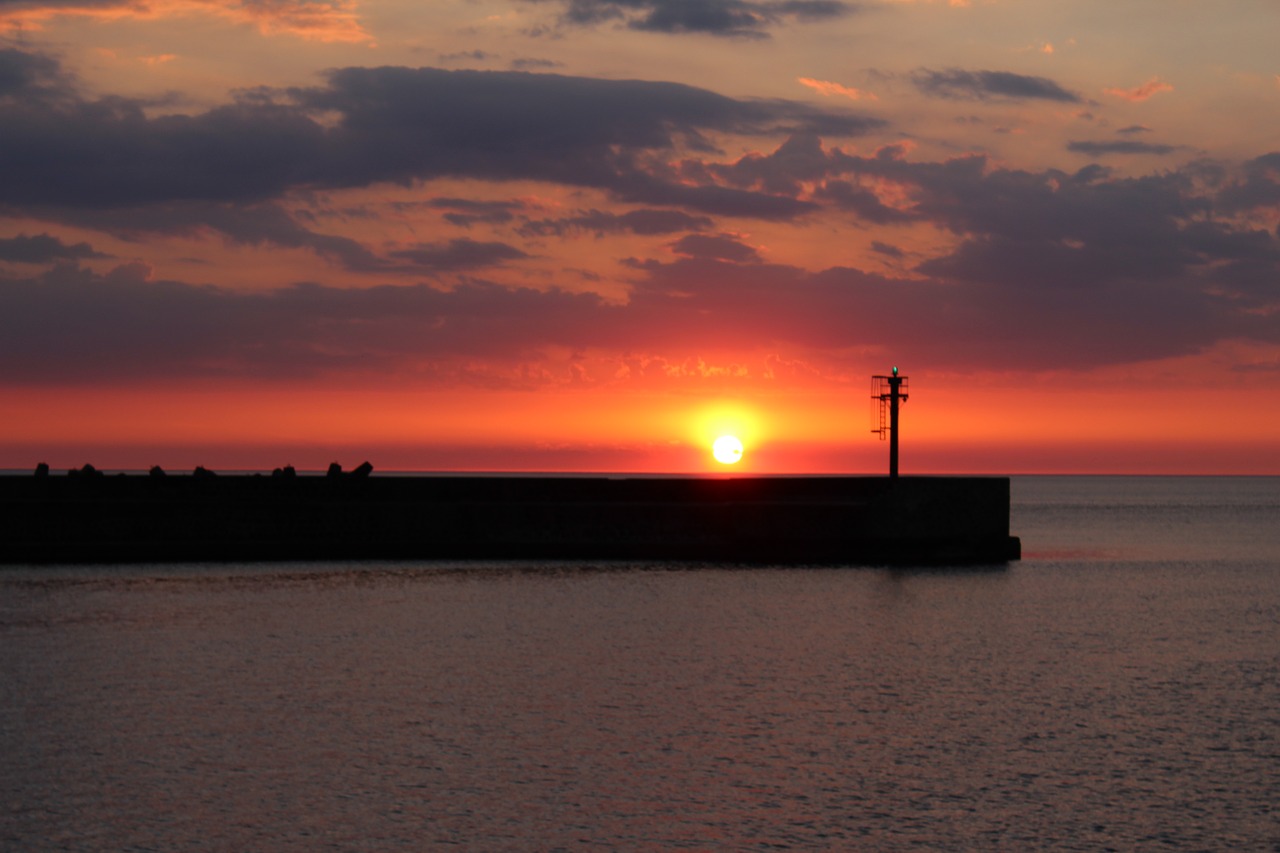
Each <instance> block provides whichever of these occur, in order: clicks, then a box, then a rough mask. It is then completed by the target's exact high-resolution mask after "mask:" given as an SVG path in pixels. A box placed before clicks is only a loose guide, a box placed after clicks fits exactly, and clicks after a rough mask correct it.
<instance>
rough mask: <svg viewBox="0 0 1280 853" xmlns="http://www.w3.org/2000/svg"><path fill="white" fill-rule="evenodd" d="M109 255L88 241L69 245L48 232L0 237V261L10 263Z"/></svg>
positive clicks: (31, 262) (48, 261) (42, 261)
mask: <svg viewBox="0 0 1280 853" xmlns="http://www.w3.org/2000/svg"><path fill="white" fill-rule="evenodd" d="M109 257H111V256H110V255H104V254H102V253H101V252H95V251H94V250H93V247H92V246H90V245H89V244H88V243H76V244H75V245H70V246H69V245H67V244H66V243H63V242H62V241H61V240H60V239H58V238H57V237H52V236H50V235H48V234H37V235H35V236H34V237H28V236H27V235H25V234H19V235H18V236H17V237H10V238H8V239H0V261H9V262H12V263H20V264H47V263H50V262H52V261H57V260H72V259H75V258H109Z"/></svg>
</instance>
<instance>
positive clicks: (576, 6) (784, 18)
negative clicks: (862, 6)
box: [531, 0, 856, 38]
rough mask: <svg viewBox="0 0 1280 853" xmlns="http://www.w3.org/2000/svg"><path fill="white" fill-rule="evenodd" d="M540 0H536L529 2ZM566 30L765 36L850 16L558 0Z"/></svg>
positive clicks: (807, 6)
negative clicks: (612, 26)
mask: <svg viewBox="0 0 1280 853" xmlns="http://www.w3.org/2000/svg"><path fill="white" fill-rule="evenodd" d="M531 2H540V0H531ZM557 2H559V4H560V5H561V6H563V8H564V11H563V12H562V13H561V16H560V21H561V23H562V24H563V25H566V26H596V25H598V24H603V23H622V24H624V25H625V26H627V27H629V28H630V29H633V30H642V31H645V32H655V33H700V34H704V35H713V36H732V37H749V38H764V37H767V35H768V31H769V30H770V29H771V28H773V27H776V26H779V25H781V24H784V23H787V22H791V21H800V22H805V21H822V20H830V19H832V18H838V17H841V16H844V15H847V14H849V13H850V12H852V11H853V10H854V9H855V8H856V6H855V5H854V4H851V3H847V2H842V0H557Z"/></svg>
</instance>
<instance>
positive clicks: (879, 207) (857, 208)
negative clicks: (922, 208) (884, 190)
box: [814, 181, 917, 225]
mask: <svg viewBox="0 0 1280 853" xmlns="http://www.w3.org/2000/svg"><path fill="white" fill-rule="evenodd" d="M814 195H815V196H816V197H817V198H820V199H824V200H826V201H829V202H831V203H832V204H834V205H835V206H836V207H838V208H840V209H841V210H847V211H849V212H851V213H854V214H856V215H857V216H858V218H859V219H863V220H866V221H867V222H875V223H877V224H880V225H886V224H889V223H893V222H909V221H911V220H912V219H915V218H917V217H916V216H915V215H913V214H912V213H910V212H906V211H901V210H898V209H896V208H892V207H889V206H888V205H886V204H885V203H884V202H882V201H881V200H880V197H879V196H877V195H876V194H875V193H874V192H872V191H871V190H869V189H867V188H866V187H860V186H857V185H856V184H852V183H850V182H848V181H827V182H826V183H824V184H823V185H822V186H820V187H819V188H818V189H817V190H816V191H815V193H814Z"/></svg>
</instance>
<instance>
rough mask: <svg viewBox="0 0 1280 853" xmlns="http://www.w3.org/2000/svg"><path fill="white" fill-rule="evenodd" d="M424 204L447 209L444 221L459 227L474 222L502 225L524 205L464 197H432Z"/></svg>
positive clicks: (465, 226) (516, 202) (469, 225)
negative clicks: (473, 199)
mask: <svg viewBox="0 0 1280 853" xmlns="http://www.w3.org/2000/svg"><path fill="white" fill-rule="evenodd" d="M426 206H427V207H432V208H436V209H440V210H447V211H449V212H448V213H445V214H444V219H445V221H446V222H450V223H452V224H454V225H457V226H459V227H461V228H470V227H471V226H472V225H476V224H485V225H502V224H504V223H507V222H510V221H511V220H513V219H515V211H518V210H524V209H525V207H526V205H525V203H524V202H522V201H472V200H470V199H465V198H433V199H431V200H430V201H428V202H427V203H426Z"/></svg>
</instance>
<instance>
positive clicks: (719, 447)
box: [711, 435, 742, 465]
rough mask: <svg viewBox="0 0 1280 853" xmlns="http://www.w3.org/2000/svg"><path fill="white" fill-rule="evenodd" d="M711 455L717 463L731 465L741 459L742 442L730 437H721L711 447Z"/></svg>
mask: <svg viewBox="0 0 1280 853" xmlns="http://www.w3.org/2000/svg"><path fill="white" fill-rule="evenodd" d="M711 455H712V456H714V457H715V458H716V461H717V462H720V463H723V464H725V465H732V464H733V463H735V462H737V461H738V460H739V459H741V458H742V442H741V441H739V440H738V439H737V438H736V437H734V436H732V435H722V436H720V437H719V438H717V439H716V440H715V443H714V444H712V445H711Z"/></svg>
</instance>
